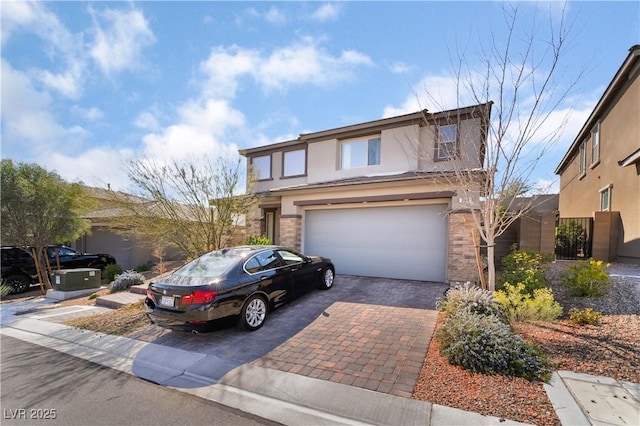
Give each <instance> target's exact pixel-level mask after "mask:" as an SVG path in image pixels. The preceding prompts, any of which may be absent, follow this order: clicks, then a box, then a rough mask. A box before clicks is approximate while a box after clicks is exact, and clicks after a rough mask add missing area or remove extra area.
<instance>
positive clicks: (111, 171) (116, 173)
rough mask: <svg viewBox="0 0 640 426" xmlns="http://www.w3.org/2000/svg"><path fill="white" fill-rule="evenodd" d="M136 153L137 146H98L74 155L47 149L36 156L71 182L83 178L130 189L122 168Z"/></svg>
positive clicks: (112, 186) (93, 183)
mask: <svg viewBox="0 0 640 426" xmlns="http://www.w3.org/2000/svg"><path fill="white" fill-rule="evenodd" d="M133 157H134V152H133V150H130V149H121V150H116V149H113V148H112V147H97V148H93V149H90V150H88V151H84V152H82V153H80V154H78V155H74V156H70V155H64V154H61V153H58V152H50V151H48V152H43V153H40V154H39V155H38V156H37V157H36V158H37V162H38V163H39V164H42V165H43V166H45V167H46V168H47V170H54V171H56V173H58V174H59V175H60V176H61V177H62V178H63V179H65V180H66V181H68V182H83V183H84V184H85V185H89V186H97V187H104V188H106V187H107V184H110V185H111V188H112V189H115V190H121V191H122V190H127V188H128V182H129V180H128V178H127V176H126V174H125V173H124V171H123V170H122V167H121V166H122V165H123V164H124V161H126V160H128V159H131V158H133Z"/></svg>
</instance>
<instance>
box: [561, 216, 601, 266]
mask: <svg viewBox="0 0 640 426" xmlns="http://www.w3.org/2000/svg"><path fill="white" fill-rule="evenodd" d="M592 245H593V218H590V217H571V218H565V217H563V218H558V219H557V220H556V250H555V251H556V259H589V258H590V257H591V249H592Z"/></svg>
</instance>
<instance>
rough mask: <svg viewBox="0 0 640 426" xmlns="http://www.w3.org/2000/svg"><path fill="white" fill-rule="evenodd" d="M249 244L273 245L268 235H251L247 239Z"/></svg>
mask: <svg viewBox="0 0 640 426" xmlns="http://www.w3.org/2000/svg"><path fill="white" fill-rule="evenodd" d="M247 244H248V245H250V246H268V245H271V240H270V239H269V238H267V236H266V235H262V236H256V235H250V236H248V237H247Z"/></svg>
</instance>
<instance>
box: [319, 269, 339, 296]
mask: <svg viewBox="0 0 640 426" xmlns="http://www.w3.org/2000/svg"><path fill="white" fill-rule="evenodd" d="M334 279H335V272H334V270H333V268H332V267H330V266H327V267H326V268H325V269H324V271H322V282H321V283H320V289H321V290H329V289H330V288H331V287H333V280H334Z"/></svg>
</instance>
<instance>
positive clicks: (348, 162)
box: [340, 138, 380, 169]
mask: <svg viewBox="0 0 640 426" xmlns="http://www.w3.org/2000/svg"><path fill="white" fill-rule="evenodd" d="M377 164H380V138H371V139H361V140H356V141H348V142H342V143H341V144H340V168H341V169H353V168H356V167H366V166H375V165H377Z"/></svg>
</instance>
